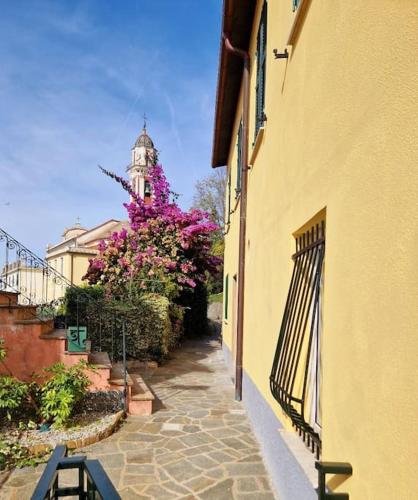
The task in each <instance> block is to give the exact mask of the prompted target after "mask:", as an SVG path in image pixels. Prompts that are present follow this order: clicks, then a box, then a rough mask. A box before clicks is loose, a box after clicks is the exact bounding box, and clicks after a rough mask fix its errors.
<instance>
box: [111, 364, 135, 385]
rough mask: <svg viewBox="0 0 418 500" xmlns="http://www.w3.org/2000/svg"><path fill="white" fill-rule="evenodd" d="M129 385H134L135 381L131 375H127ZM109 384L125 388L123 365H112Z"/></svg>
mask: <svg viewBox="0 0 418 500" xmlns="http://www.w3.org/2000/svg"><path fill="white" fill-rule="evenodd" d="M126 379H127V383H128V385H129V386H132V385H133V380H132V378H131V376H130V375H129V373H128V374H127V377H126ZM109 383H110V384H111V385H117V386H123V385H124V384H125V381H124V377H123V365H122V363H115V364H114V365H112V368H111V370H110V378H109Z"/></svg>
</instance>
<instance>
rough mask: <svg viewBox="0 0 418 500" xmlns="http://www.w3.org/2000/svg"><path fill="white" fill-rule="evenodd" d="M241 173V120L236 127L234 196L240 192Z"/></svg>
mask: <svg viewBox="0 0 418 500" xmlns="http://www.w3.org/2000/svg"><path fill="white" fill-rule="evenodd" d="M241 173H242V120H241V122H240V124H239V128H238V140H237V184H236V187H235V198H238V195H239V194H240V192H241Z"/></svg>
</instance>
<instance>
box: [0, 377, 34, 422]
mask: <svg viewBox="0 0 418 500" xmlns="http://www.w3.org/2000/svg"><path fill="white" fill-rule="evenodd" d="M28 394H29V387H28V384H25V383H24V382H21V381H20V380H18V379H16V378H15V377H11V376H8V375H4V376H1V377H0V408H1V409H4V410H6V415H7V418H8V419H9V420H11V418H12V413H13V411H14V410H16V409H17V408H19V407H20V406H21V405H22V403H23V402H24V401H25V400H26V399H27V397H28Z"/></svg>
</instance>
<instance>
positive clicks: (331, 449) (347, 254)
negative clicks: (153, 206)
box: [223, 0, 418, 500]
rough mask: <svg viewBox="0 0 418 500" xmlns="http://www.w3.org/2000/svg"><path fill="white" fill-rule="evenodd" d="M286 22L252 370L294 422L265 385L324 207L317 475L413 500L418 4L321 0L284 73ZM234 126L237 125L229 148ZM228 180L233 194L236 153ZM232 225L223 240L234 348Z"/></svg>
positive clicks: (273, 71)
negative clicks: (324, 465)
mask: <svg viewBox="0 0 418 500" xmlns="http://www.w3.org/2000/svg"><path fill="white" fill-rule="evenodd" d="M261 5H262V2H261V1H260V2H259V4H258V9H257V13H258V14H257V17H258V16H259V13H260V11H261ZM293 17H294V14H293V13H292V11H291V1H290V0H276V1H273V0H270V1H269V2H268V45H267V55H268V57H267V83H266V105H265V112H266V115H267V122H266V124H265V133H264V137H263V141H262V144H261V147H260V149H259V152H258V154H257V156H256V159H255V162H254V165H253V168H252V169H251V171H250V173H249V193H248V220H247V262H246V293H245V302H246V308H245V320H244V321H245V326H244V369H245V370H246V372H247V373H248V375H249V376H250V377H251V379H252V380H253V381H254V383H255V384H256V385H257V387H258V389H259V390H260V391H261V393H262V394H263V395H264V397H265V398H266V400H267V401H268V402H269V404H270V405H271V407H272V408H273V409H274V411H275V412H276V414H277V415H278V416H279V418H280V419H281V420H282V421H284V422H286V421H287V418H286V417H284V416H283V414H282V412H281V411H280V409H279V407H278V404H277V403H276V401H275V400H274V399H273V397H272V396H271V394H270V389H269V372H270V368H271V364H272V360H273V355H274V350H275V347H276V343H277V337H278V332H279V328H280V323H281V319H282V314H283V309H284V304H285V300H286V294H287V291H288V286H289V281H290V276H291V270H292V261H291V259H290V256H291V254H292V253H293V251H294V239H293V236H292V234H293V233H294V232H295V231H296V230H298V229H299V228H300V227H302V226H303V225H304V224H305V223H306V222H307V221H308V220H310V219H311V218H312V217H313V216H314V215H315V214H316V213H317V212H319V211H320V210H321V209H323V208H325V207H326V212H327V234H326V239H327V242H326V257H325V258H326V266H325V277H324V282H325V288H324V290H325V295H324V325H323V327H324V329H323V358H322V359H323V387H322V405H323V416H322V417H323V430H322V441H323V454H322V459H323V460H332V461H348V462H351V464H352V465H353V469H354V474H353V476H352V477H351V478H350V479H348V480H347V481H345V482H344V483H343V484H342V485H341V488H340V491H347V492H349V493H350V499H351V498H352V499H354V500H357V499H358V500H367V499H373V500H377V499H379V500H380V499H413V498H415V497H416V464H417V453H416V446H415V444H416V440H417V431H416V428H415V424H414V423H415V422H416V415H417V414H418V403H417V400H416V393H417V383H416V367H417V357H418V356H417V353H418V340H417V339H418V335H417V329H418V271H417V262H418V229H417V228H418V202H417V198H418V196H417V193H418V167H417V160H418V141H417V117H418V59H417V54H418V3H417V2H416V1H415V0H402V1H397V2H394V1H393V0H390V1H389V0H368V1H365V0H353V1H351V2H343V1H341V0H336V1H332V2H330V1H327V0H312V2H311V6H310V9H309V11H308V14H307V17H306V20H305V22H304V25H303V27H302V29H301V32H300V36H299V39H298V40H297V42H296V44H295V45H294V47H293V50H292V52H291V57H290V59H289V60H288V61H286V60H275V59H274V57H273V54H272V50H273V48H277V49H279V50H280V51H282V50H283V49H284V48H285V46H286V42H287V37H288V34H289V31H290V28H291V25H292V22H293ZM257 26H258V19H256V22H255V24H254V29H253V37H252V42H251V49H250V52H251V55H252V57H253V64H252V83H251V92H252V95H251V108H250V110H251V120H250V148H249V150H250V155H251V151H252V142H253V131H254V111H255V101H254V87H255V59H254V53H255V50H256V46H255V43H256V33H257ZM239 120H240V110H239V112H237V118H236V124H235V133H234V138H236V131H237V126H238V123H239ZM229 168H232V188H234V187H235V179H236V177H235V175H236V143H235V142H234V143H232V144H231V153H230V159H229ZM232 193H233V189H232ZM238 212H239V210H238V211H237V212H236V214H233V215H231V219H232V220H231V225H230V228H229V230H228V233H227V235H226V237H225V240H226V250H225V274H229V275H230V278H229V282H230V286H229V319H228V322H227V323H225V324H224V326H223V335H224V341H225V343H226V344H227V345H228V346H229V347H231V345H232V327H231V323H232V322H231V320H230V318H231V314H232V303H233V300H232V286H231V277H232V275H233V274H235V273H236V272H237V268H238V263H237V255H238V223H239V215H238ZM336 491H338V488H337V489H336Z"/></svg>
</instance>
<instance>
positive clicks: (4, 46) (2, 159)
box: [0, 0, 222, 256]
mask: <svg viewBox="0 0 418 500" xmlns="http://www.w3.org/2000/svg"><path fill="white" fill-rule="evenodd" d="M221 3H222V2H221V0H179V1H174V0H137V1H133V0H132V1H127V0H124V1H123V2H121V1H110V0H89V1H76V0H71V1H63V0H61V1H52V0H51V1H44V0H42V1H39V0H38V1H23V0H20V1H19V2H10V1H7V0H0V6H1V16H0V68H1V70H0V131H1V132H0V227H2V228H3V229H5V230H6V231H8V232H9V233H11V234H12V235H13V236H14V237H15V238H17V239H18V240H19V241H21V242H22V243H24V244H26V245H27V246H29V248H31V249H33V250H34V251H36V252H37V253H39V254H41V256H43V255H44V251H45V246H46V244H47V243H55V242H58V241H59V240H60V238H61V234H62V231H63V229H64V228H65V227H67V226H70V225H71V224H72V223H74V222H75V219H76V217H78V216H79V217H80V219H81V223H82V224H83V225H85V226H87V227H91V226H94V225H96V224H99V223H101V222H103V221H104V220H106V219H109V218H126V215H125V210H124V208H123V207H122V203H123V202H124V201H125V199H126V194H125V192H124V191H123V190H121V188H120V187H119V186H118V185H117V184H115V183H114V181H112V180H111V179H108V178H107V177H105V176H104V175H103V174H101V173H100V172H99V171H98V169H97V164H101V165H103V166H104V167H105V168H107V169H109V170H113V171H115V172H117V173H119V174H123V173H124V171H125V167H126V165H127V164H128V163H129V162H130V149H131V147H132V145H133V143H134V142H135V139H136V137H137V135H138V134H139V132H140V130H141V128H142V121H143V120H142V116H143V113H144V112H146V114H147V117H148V132H149V134H150V136H151V137H152V139H153V140H154V143H155V145H156V147H157V148H158V149H159V150H160V160H161V163H162V164H163V166H164V168H165V171H166V174H167V177H168V178H169V181H170V182H171V185H172V188H173V190H174V191H176V192H178V193H181V194H182V196H181V198H180V204H181V205H182V206H183V207H185V208H186V207H188V206H189V205H190V203H191V201H192V197H193V190H194V184H195V182H196V181H197V180H198V179H199V178H202V177H203V176H205V175H207V174H209V173H210V171H211V168H210V155H211V141H212V129H213V113H214V100H215V91H216V76H217V63H218V50H219V31H220V21H221Z"/></svg>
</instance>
